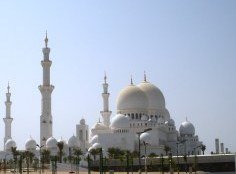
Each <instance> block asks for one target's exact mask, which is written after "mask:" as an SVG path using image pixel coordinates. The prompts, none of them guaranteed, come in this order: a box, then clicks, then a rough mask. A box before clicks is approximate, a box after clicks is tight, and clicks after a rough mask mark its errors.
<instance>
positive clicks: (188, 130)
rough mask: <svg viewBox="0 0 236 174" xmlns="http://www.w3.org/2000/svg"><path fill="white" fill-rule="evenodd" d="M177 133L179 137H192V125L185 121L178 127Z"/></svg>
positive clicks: (193, 130)
mask: <svg viewBox="0 0 236 174" xmlns="http://www.w3.org/2000/svg"><path fill="white" fill-rule="evenodd" d="M179 133H180V135H194V134H195V128H194V126H193V124H192V123H190V122H189V121H185V122H183V123H182V124H181V125H180V128H179Z"/></svg>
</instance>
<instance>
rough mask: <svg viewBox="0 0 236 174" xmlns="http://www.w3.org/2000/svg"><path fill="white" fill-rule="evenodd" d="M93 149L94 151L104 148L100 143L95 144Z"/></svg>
mask: <svg viewBox="0 0 236 174" xmlns="http://www.w3.org/2000/svg"><path fill="white" fill-rule="evenodd" d="M92 148H93V149H98V148H102V146H101V144H100V143H95V144H93V146H92Z"/></svg>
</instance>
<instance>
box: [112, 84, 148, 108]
mask: <svg viewBox="0 0 236 174" xmlns="http://www.w3.org/2000/svg"><path fill="white" fill-rule="evenodd" d="M116 103H117V111H129V110H147V106H148V99H147V96H146V94H145V93H144V92H143V91H142V90H141V89H140V88H139V87H137V86H135V85H129V86H127V87H126V88H124V89H123V90H121V92H120V93H119V95H118V97H117V102H116Z"/></svg>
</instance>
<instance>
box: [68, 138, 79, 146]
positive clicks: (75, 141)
mask: <svg viewBox="0 0 236 174" xmlns="http://www.w3.org/2000/svg"><path fill="white" fill-rule="evenodd" d="M68 146H69V147H73V148H78V147H79V141H78V139H77V138H76V136H74V135H73V136H72V137H70V139H69V141H68Z"/></svg>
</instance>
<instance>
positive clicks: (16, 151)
mask: <svg viewBox="0 0 236 174" xmlns="http://www.w3.org/2000/svg"><path fill="white" fill-rule="evenodd" d="M16 149H17V147H11V152H12V155H13V159H14V163H15V169H14V170H16V162H17V155H18V154H19V151H18V150H16Z"/></svg>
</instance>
